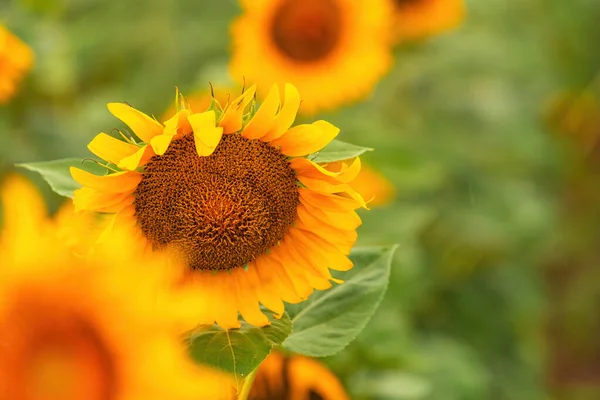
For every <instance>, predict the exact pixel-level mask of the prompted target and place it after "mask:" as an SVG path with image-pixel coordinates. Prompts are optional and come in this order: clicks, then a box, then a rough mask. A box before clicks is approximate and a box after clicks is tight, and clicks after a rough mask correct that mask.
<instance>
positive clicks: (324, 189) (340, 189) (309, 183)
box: [298, 176, 368, 209]
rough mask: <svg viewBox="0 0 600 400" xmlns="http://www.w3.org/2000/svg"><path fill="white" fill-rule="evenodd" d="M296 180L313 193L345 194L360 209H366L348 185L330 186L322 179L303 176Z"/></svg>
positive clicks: (359, 197)
mask: <svg viewBox="0 0 600 400" xmlns="http://www.w3.org/2000/svg"><path fill="white" fill-rule="evenodd" d="M298 180H299V181H300V182H301V183H302V184H303V185H305V186H306V187H307V188H309V189H311V190H314V191H317V192H321V193H346V194H348V196H350V197H351V198H352V199H353V200H354V201H356V203H357V204H358V205H359V206H360V207H362V208H366V209H368V207H367V204H366V203H365V200H364V199H363V198H362V196H361V195H360V194H359V193H358V192H357V191H356V190H354V188H352V187H351V186H350V185H348V184H347V183H340V184H332V183H330V182H327V181H325V180H322V179H313V178H307V177H305V176H298Z"/></svg>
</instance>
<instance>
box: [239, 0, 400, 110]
mask: <svg viewBox="0 0 600 400" xmlns="http://www.w3.org/2000/svg"><path fill="white" fill-rule="evenodd" d="M242 3H243V4H242V5H243V6H244V8H245V11H244V14H243V15H242V16H241V17H240V18H239V19H237V20H236V21H235V22H234V23H233V25H232V34H233V52H232V59H231V64H230V70H231V73H232V75H233V77H234V78H235V79H239V80H241V79H243V78H245V79H247V80H250V81H252V82H256V83H257V84H258V85H259V87H264V88H268V87H269V86H270V85H271V84H273V83H276V84H280V85H281V84H283V83H284V82H291V83H293V84H294V85H296V86H297V87H298V89H299V90H300V92H301V93H302V96H303V103H302V111H303V112H306V113H314V112H316V111H318V110H322V109H331V108H334V107H337V106H339V105H342V104H345V103H349V102H352V101H356V100H359V99H361V98H363V97H365V96H367V95H368V94H369V93H370V92H371V90H372V89H373V86H374V85H375V84H376V83H377V82H378V81H379V80H380V79H381V77H382V76H383V75H384V74H385V73H386V72H387V71H388V69H389V68H390V67H391V65H392V61H393V59H392V55H391V48H390V43H389V42H390V41H389V32H390V29H391V16H392V15H393V6H392V4H391V0H369V1H364V0H303V1H296V0H259V1H254V0H245V1H242ZM257 60H260V62H257ZM262 94H264V93H261V95H262Z"/></svg>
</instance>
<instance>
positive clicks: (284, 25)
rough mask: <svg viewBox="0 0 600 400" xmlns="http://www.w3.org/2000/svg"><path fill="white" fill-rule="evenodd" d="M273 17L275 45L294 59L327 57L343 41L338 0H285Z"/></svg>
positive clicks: (272, 32) (309, 59)
mask: <svg viewBox="0 0 600 400" xmlns="http://www.w3.org/2000/svg"><path fill="white" fill-rule="evenodd" d="M272 18H273V24H272V27H271V34H272V38H273V42H274V43H275V46H276V47H277V48H278V49H279V51H281V52H282V53H283V54H284V55H285V56H287V57H289V58H291V59H293V60H294V61H299V62H307V63H308V62H314V61H319V60H321V59H323V58H326V57H327V56H329V55H330V54H331V53H332V52H333V51H334V50H335V48H336V46H337V45H338V43H339V41H340V37H341V33H342V15H341V9H340V8H339V6H338V5H337V3H336V1H335V0H301V1H298V0H284V1H282V2H281V4H280V5H279V7H278V8H277V9H276V10H275V12H274V14H273V17H272Z"/></svg>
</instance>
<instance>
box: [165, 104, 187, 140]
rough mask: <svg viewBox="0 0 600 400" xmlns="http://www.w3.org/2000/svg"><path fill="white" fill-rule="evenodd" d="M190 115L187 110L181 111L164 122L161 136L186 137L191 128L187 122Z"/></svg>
mask: <svg viewBox="0 0 600 400" xmlns="http://www.w3.org/2000/svg"><path fill="white" fill-rule="evenodd" d="M190 115H192V112H191V111H190V110H188V109H183V110H181V111H179V112H178V113H177V114H175V115H174V116H173V117H171V118H169V119H168V120H167V121H165V129H164V130H163V134H165V135H187V134H188V133H190V132H192V126H191V125H190V123H189V121H188V117H189V116H190Z"/></svg>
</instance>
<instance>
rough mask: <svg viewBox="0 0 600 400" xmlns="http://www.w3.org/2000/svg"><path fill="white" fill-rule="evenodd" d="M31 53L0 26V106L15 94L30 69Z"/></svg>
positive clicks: (31, 62) (23, 44)
mask: <svg viewBox="0 0 600 400" xmlns="http://www.w3.org/2000/svg"><path fill="white" fill-rule="evenodd" d="M32 64H33V52H32V51H31V49H30V48H29V47H28V46H27V45H26V44H25V43H23V42H22V41H21V40H19V39H18V38H17V37H16V36H15V35H13V34H12V33H11V32H10V31H8V30H7V29H6V28H5V27H3V26H2V25H0V104H2V103H5V102H7V101H8V100H9V99H10V98H11V97H12V96H13V94H14V93H15V91H16V89H17V85H18V84H19V82H20V81H21V79H22V78H23V75H24V74H25V73H26V72H27V71H28V70H30V69H31V66H32Z"/></svg>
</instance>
